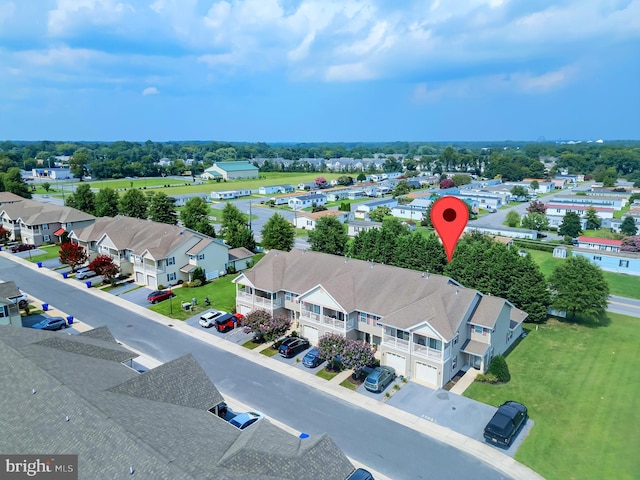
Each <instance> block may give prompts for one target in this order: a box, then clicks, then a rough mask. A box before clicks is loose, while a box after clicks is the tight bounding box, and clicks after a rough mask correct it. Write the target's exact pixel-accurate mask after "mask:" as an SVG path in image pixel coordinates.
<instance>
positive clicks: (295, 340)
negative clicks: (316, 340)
mask: <svg viewBox="0 0 640 480" xmlns="http://www.w3.org/2000/svg"><path fill="white" fill-rule="evenodd" d="M310 346H311V344H310V343H309V340H307V339H306V338H303V337H287V338H285V339H284V340H283V341H282V343H281V344H280V347H279V348H278V352H279V353H280V355H282V356H283V357H284V358H291V357H295V356H296V355H297V354H299V353H300V352H302V351H304V350H306V349H307V348H309V347H310Z"/></svg>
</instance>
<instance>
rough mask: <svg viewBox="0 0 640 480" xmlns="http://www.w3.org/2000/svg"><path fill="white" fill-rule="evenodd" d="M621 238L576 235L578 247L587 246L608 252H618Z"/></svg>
mask: <svg viewBox="0 0 640 480" xmlns="http://www.w3.org/2000/svg"><path fill="white" fill-rule="evenodd" d="M621 245H622V240H613V239H609V238H595V237H584V236H582V237H578V245H577V247H578V248H588V249H591V250H605V251H608V252H619V251H620V246H621Z"/></svg>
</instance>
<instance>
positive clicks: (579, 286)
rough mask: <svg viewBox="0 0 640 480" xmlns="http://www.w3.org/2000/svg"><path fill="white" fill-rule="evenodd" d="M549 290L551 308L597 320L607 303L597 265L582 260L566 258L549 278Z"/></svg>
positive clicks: (607, 288) (602, 278) (607, 287)
mask: <svg viewBox="0 0 640 480" xmlns="http://www.w3.org/2000/svg"><path fill="white" fill-rule="evenodd" d="M549 286H550V288H551V294H552V305H553V307H554V308H556V309H558V310H565V311H567V312H570V314H571V317H572V318H573V317H575V314H576V313H580V314H582V315H585V316H587V317H591V318H598V317H600V316H601V315H603V314H604V312H605V310H606V308H607V304H608V301H609V285H608V284H607V281H606V280H605V278H604V275H603V274H602V270H601V269H600V267H598V266H597V265H595V264H593V263H591V262H590V261H589V260H588V259H587V258H585V257H583V256H577V257H569V258H568V259H567V260H565V261H564V262H562V263H561V264H560V265H558V266H557V267H556V268H555V269H554V270H553V273H552V274H551V278H550V279H549Z"/></svg>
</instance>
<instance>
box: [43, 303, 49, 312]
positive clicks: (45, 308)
mask: <svg viewBox="0 0 640 480" xmlns="http://www.w3.org/2000/svg"><path fill="white" fill-rule="evenodd" d="M42 311H43V312H47V311H49V304H48V303H43V304H42Z"/></svg>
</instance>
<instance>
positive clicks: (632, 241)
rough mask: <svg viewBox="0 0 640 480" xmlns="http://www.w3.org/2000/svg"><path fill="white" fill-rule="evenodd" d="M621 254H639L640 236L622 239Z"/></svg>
mask: <svg viewBox="0 0 640 480" xmlns="http://www.w3.org/2000/svg"><path fill="white" fill-rule="evenodd" d="M620 251H621V252H640V236H638V237H635V236H634V237H624V238H623V239H622V245H621V246H620Z"/></svg>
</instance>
